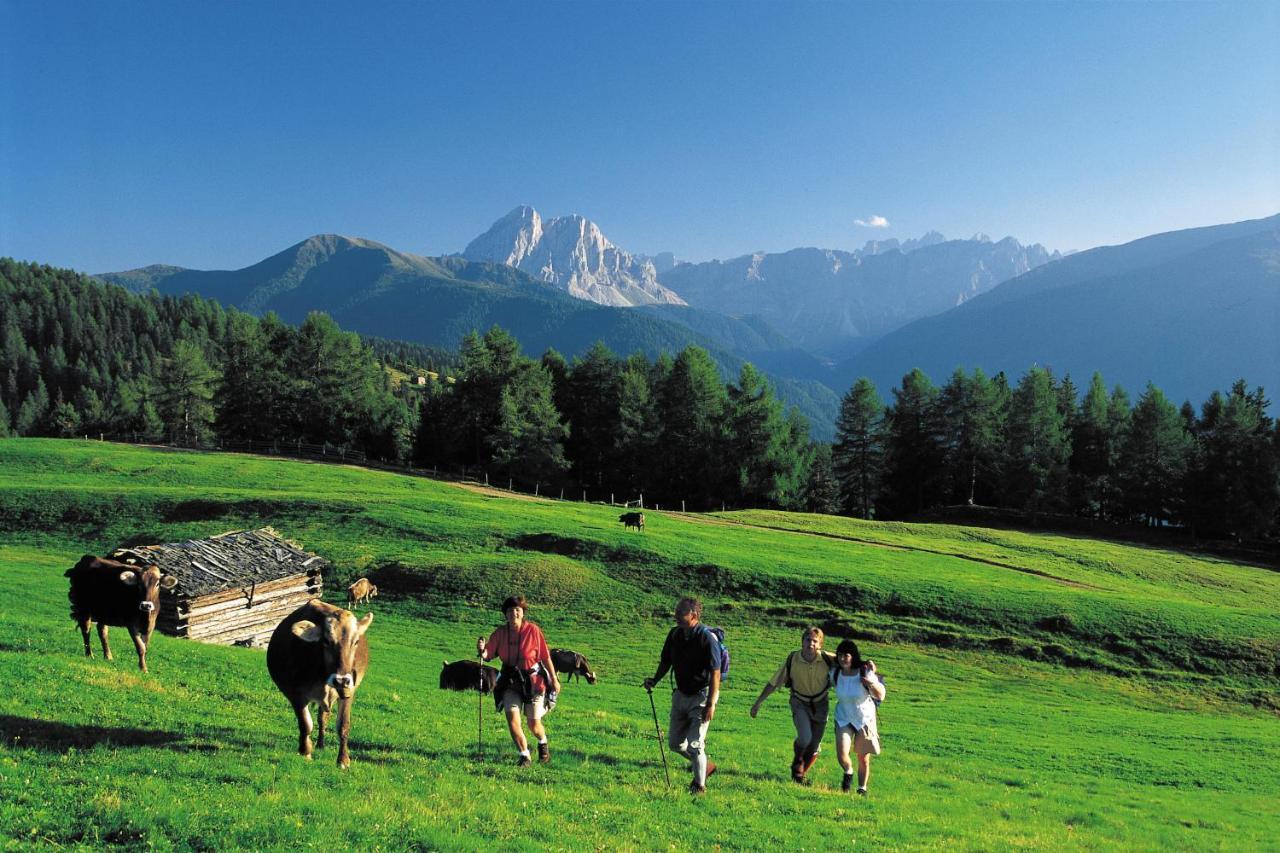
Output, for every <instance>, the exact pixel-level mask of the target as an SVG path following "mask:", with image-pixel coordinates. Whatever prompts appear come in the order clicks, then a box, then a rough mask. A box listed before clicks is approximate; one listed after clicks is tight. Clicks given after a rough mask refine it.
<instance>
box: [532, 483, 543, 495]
mask: <svg viewBox="0 0 1280 853" xmlns="http://www.w3.org/2000/svg"><path fill="white" fill-rule="evenodd" d="M541 488H542V484H541V483H534V484H533V496H534V497H535V498H536V497H538V490H539V489H541Z"/></svg>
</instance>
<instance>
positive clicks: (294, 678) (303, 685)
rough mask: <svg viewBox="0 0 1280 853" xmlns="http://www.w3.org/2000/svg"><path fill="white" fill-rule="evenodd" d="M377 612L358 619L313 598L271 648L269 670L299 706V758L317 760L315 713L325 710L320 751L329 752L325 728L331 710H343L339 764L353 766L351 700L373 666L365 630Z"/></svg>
mask: <svg viewBox="0 0 1280 853" xmlns="http://www.w3.org/2000/svg"><path fill="white" fill-rule="evenodd" d="M371 622H373V614H372V613H369V614H367V615H366V616H365V617H364V618H363V619H360V620H357V619H356V617H355V614H354V613H352V612H351V611H350V610H343V609H342V608H340V607H335V606H333V605H332V604H327V603H325V602H323V601H321V600H320V599H318V598H313V599H311V600H310V601H308V602H307V603H306V604H304V605H302V606H301V607H299V608H298V609H297V610H295V611H293V613H291V614H289V615H288V616H286V617H285V618H284V621H283V622H281V623H280V624H279V625H277V626H276V630H275V631H274V632H273V633H272V634H271V642H270V643H268V644H267V671H268V672H270V673H271V680H272V681H274V682H275V683H276V687H278V688H280V692H281V693H283V694H284V696H285V698H286V699H288V700H289V704H290V705H292V706H293V713H294V714H295V715H296V716H297V718H298V754H299V755H301V756H303V757H304V758H308V759H309V758H311V709H310V707H309V706H310V704H311V703H312V702H314V703H316V707H317V709H318V710H319V711H320V736H319V737H318V738H317V739H316V747H317V748H318V749H324V729H325V725H326V724H327V723H328V722H329V712H330V710H331V709H332V708H333V706H334V704H335V703H336V704H337V706H338V720H337V725H336V728H337V730H338V766H339V767H341V768H343V769H344V770H345V769H346V768H347V767H349V766H350V765H351V757H350V755H349V754H348V753H347V737H348V735H349V734H350V732H351V702H352V700H353V699H354V698H355V693H356V688H357V687H359V686H360V682H361V681H362V680H363V679H364V674H365V671H366V670H367V669H368V668H369V645H368V643H366V642H365V639H364V635H365V632H366V631H368V630H369V624H370V623H371Z"/></svg>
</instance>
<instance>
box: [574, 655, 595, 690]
mask: <svg viewBox="0 0 1280 853" xmlns="http://www.w3.org/2000/svg"><path fill="white" fill-rule="evenodd" d="M578 672H579V673H580V674H581V675H582V677H583V678H585V679H586V680H587V684H595V683H596V674H595V673H594V672H592V671H591V667H590V666H588V665H587V659H586V658H583V659H582V668H581V669H580V670H578Z"/></svg>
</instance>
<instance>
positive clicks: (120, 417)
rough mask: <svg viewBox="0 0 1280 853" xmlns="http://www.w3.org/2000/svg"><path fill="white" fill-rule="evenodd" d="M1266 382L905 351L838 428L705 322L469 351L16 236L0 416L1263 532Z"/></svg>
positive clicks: (515, 474) (588, 481) (55, 428)
mask: <svg viewBox="0 0 1280 853" xmlns="http://www.w3.org/2000/svg"><path fill="white" fill-rule="evenodd" d="M416 376H425V377H429V378H428V379H426V380H424V381H425V384H418V382H417V381H416V380H411V379H410V378H411V377H416ZM1268 407H1269V403H1268V401H1267V399H1266V398H1265V395H1264V391H1263V389H1261V388H1252V389H1251V388H1249V386H1248V384H1247V383H1246V382H1245V380H1243V379H1240V380H1238V381H1236V382H1234V384H1232V385H1231V386H1230V388H1229V389H1228V390H1227V391H1225V392H1214V393H1213V394H1212V395H1210V397H1209V398H1208V399H1207V400H1205V401H1204V402H1203V403H1202V404H1201V405H1200V406H1199V408H1196V407H1194V406H1193V405H1192V404H1191V403H1190V402H1189V401H1188V402H1184V403H1182V404H1181V406H1179V405H1177V404H1175V403H1174V402H1172V401H1170V400H1169V399H1167V398H1166V397H1165V395H1164V394H1163V393H1162V392H1161V391H1160V389H1159V388H1157V387H1155V386H1154V385H1151V384H1148V386H1147V387H1146V388H1145V389H1143V390H1142V392H1141V394H1139V395H1138V397H1137V399H1136V400H1135V399H1133V398H1132V397H1131V396H1130V394H1129V393H1128V392H1127V391H1126V390H1125V389H1124V388H1121V387H1119V386H1115V387H1113V388H1110V389H1108V388H1107V386H1106V385H1105V383H1104V381H1103V379H1102V377H1101V376H1099V375H1097V374H1094V375H1093V376H1092V377H1091V379H1090V382H1089V385H1088V387H1086V388H1085V389H1084V390H1083V392H1081V390H1080V389H1079V388H1078V387H1077V386H1076V385H1075V384H1074V382H1073V381H1072V379H1071V377H1070V376H1062V377H1060V378H1059V377H1056V376H1054V375H1053V373H1052V371H1050V370H1048V369H1045V368H1041V367H1033V368H1031V369H1030V370H1028V371H1027V372H1026V373H1025V374H1024V375H1023V376H1022V377H1020V378H1019V379H1017V381H1016V382H1013V383H1011V382H1010V380H1009V379H1008V378H1007V377H1006V376H1005V375H1004V374H997V375H996V376H993V377H988V376H986V375H985V374H984V373H983V372H982V371H981V370H974V371H972V372H965V371H963V370H957V371H956V372H955V373H954V374H953V375H952V376H951V377H950V378H949V379H948V381H947V383H946V384H945V385H944V386H942V387H938V386H936V385H935V384H934V383H933V382H932V381H931V380H930V379H929V377H928V376H926V375H925V374H924V373H923V372H922V371H920V370H913V371H911V372H910V373H908V374H907V375H906V376H904V377H903V379H902V382H901V386H900V387H895V388H893V389H891V393H890V395H889V398H888V399H887V400H886V399H885V398H883V397H882V396H881V394H880V392H879V390H878V389H877V388H876V387H875V385H874V384H873V383H871V382H870V381H869V380H867V379H865V378H864V379H859V380H858V381H857V382H856V383H854V385H853V387H852V388H850V389H849V391H848V393H847V394H846V395H845V397H844V399H843V401H842V404H841V408H840V414H839V418H838V421H837V424H836V438H835V441H834V443H832V444H829V445H828V444H825V443H820V442H814V441H812V440H811V439H810V435H809V426H808V424H807V423H806V421H805V419H804V418H803V417H802V416H801V415H800V414H799V413H798V411H797V410H795V409H794V408H793V409H790V410H785V409H784V406H783V404H782V403H781V402H780V401H779V400H778V398H777V396H776V394H775V391H774V389H773V387H771V385H770V383H769V382H768V381H767V380H766V379H765V377H764V376H763V375H762V374H761V373H760V372H759V371H758V370H756V369H755V368H754V367H752V366H751V365H749V364H748V365H745V366H744V367H743V368H742V369H741V371H740V373H739V375H738V376H737V377H735V378H734V379H733V380H732V381H729V382H725V381H724V378H723V377H722V375H721V373H720V369H719V368H718V367H717V365H716V363H715V362H714V360H713V359H712V357H711V356H710V355H709V354H708V353H707V352H706V351H705V350H703V349H701V348H699V347H696V346H689V347H686V348H685V349H683V350H682V351H680V352H679V353H677V354H674V355H662V356H659V357H658V358H656V359H653V360H650V359H649V358H647V357H646V356H644V355H642V354H635V355H631V356H626V357H624V356H619V355H617V354H615V353H613V352H611V351H610V350H609V349H608V348H607V347H605V346H604V345H603V344H597V345H596V346H594V347H593V348H591V349H590V350H589V351H588V352H586V353H585V354H584V355H583V356H581V357H577V358H574V359H572V360H571V361H570V360H566V359H565V358H564V357H563V356H561V355H560V354H559V353H557V352H556V351H554V350H548V351H547V352H546V353H544V354H543V355H542V356H541V357H540V358H537V359H535V358H531V357H529V356H526V355H525V354H523V353H521V351H520V346H519V344H518V343H517V342H516V340H515V338H514V337H513V336H512V335H510V334H509V333H507V332H506V331H504V330H503V329H501V328H499V327H496V326H495V327H493V328H491V329H489V330H488V331H486V332H484V333H480V332H478V331H473V332H471V333H470V334H468V335H467V336H466V337H465V338H464V339H463V341H462V342H461V346H460V349H459V350H458V352H456V353H453V352H449V351H446V350H442V349H439V348H436V347H428V346H424V345H421V344H414V343H405V342H400V341H390V340H382V339H362V338H360V337H359V336H358V335H356V334H354V333H351V332H344V331H343V330H342V329H341V328H339V327H338V325H337V324H336V323H335V322H334V321H333V320H332V319H330V318H329V317H328V316H327V315H325V314H321V313H313V314H311V315H309V316H308V317H307V318H306V319H305V321H304V322H303V323H302V324H301V325H299V326H297V327H292V326H288V325H286V324H284V323H283V322H281V321H280V320H279V318H277V317H276V316H275V315H274V314H271V313H268V314H266V315H264V316H262V317H254V316H251V315H248V314H245V313H242V312H239V311H237V310H235V309H224V308H223V307H222V306H220V305H219V304H218V303H216V302H213V301H210V300H206V299H201V298H199V297H196V296H191V295H187V296H181V297H175V296H160V295H159V294H157V293H154V292H152V293H151V294H150V295H136V294H132V293H129V292H128V291H126V290H124V289H123V288H120V287H117V286H114V285H105V284H103V283H101V282H99V281H96V280H94V279H91V278H89V277H87V276H84V275H82V274H79V273H75V272H72V271H69V270H62V269H56V268H52V267H49V266H45V265H39V264H29V263H21V262H17V261H14V260H11V259H0V436H8V435H21V436H68V437H69V436H83V435H89V436H95V437H96V436H98V435H102V436H105V437H108V438H114V439H121V440H135V441H157V442H166V443H170V444H174V445H179V446H188V447H201V446H216V445H223V446H235V444H236V443H237V442H247V441H252V442H262V443H264V446H266V445H271V444H276V445H294V444H297V445H302V444H307V445H321V446H324V447H332V448H336V449H341V450H343V451H351V452H353V453H359V454H363V455H364V456H365V457H367V458H369V459H377V460H381V461H384V462H388V463H413V464H417V465H420V466H434V467H435V468H437V469H438V470H439V469H443V470H445V471H451V470H452V471H456V470H458V469H462V470H463V471H465V472H470V473H471V474H472V475H473V476H480V475H483V476H486V477H491V478H495V479H496V480H497V481H498V482H503V483H505V482H510V483H512V484H514V485H518V486H519V487H521V488H525V489H529V490H534V489H539V490H541V492H542V493H544V494H550V493H552V492H554V491H555V490H560V491H561V493H564V492H565V490H568V492H569V494H572V495H573V496H574V497H579V496H583V495H589V496H590V499H592V500H603V499H609V498H616V499H617V500H618V501H619V502H621V501H625V500H633V499H636V498H637V497H638V496H641V495H643V496H644V500H645V503H646V505H653V504H655V503H658V504H660V505H665V506H668V507H670V508H675V507H677V506H682V505H683V506H685V507H687V508H688V509H707V508H712V507H714V508H717V509H719V508H720V507H722V506H724V507H737V508H745V507H759V508H769V507H776V508H783V509H801V510H808V511H813V512H828V513H842V514H847V515H853V516H858V517H862V518H878V519H895V518H913V517H920V516H921V515H922V514H927V513H928V512H930V511H931V510H935V509H937V508H940V507H955V506H962V507H963V506H970V505H972V506H982V507H1000V508H1005V509H1008V510H1013V511H1017V512H1019V513H1022V514H1024V515H1025V516H1029V517H1030V518H1031V520H1032V521H1035V520H1037V519H1039V518H1043V517H1048V516H1055V517H1061V516H1072V517H1078V518H1084V519H1093V520H1096V521H1098V522H1103V523H1118V524H1129V525H1133V524H1138V525H1146V526H1159V527H1167V526H1177V527H1181V528H1185V529H1188V530H1190V531H1191V532H1192V533H1194V534H1195V535H1197V536H1203V537H1211V538H1231V539H1235V540H1258V539H1265V538H1271V537H1275V536H1276V535H1277V534H1278V533H1280V427H1278V426H1277V423H1276V421H1275V420H1274V419H1273V418H1272V417H1270V416H1269V415H1268Z"/></svg>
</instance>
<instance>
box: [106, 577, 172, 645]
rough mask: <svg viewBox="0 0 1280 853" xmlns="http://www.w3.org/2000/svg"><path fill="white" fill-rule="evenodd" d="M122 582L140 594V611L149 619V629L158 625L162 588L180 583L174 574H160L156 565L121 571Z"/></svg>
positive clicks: (170, 587)
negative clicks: (157, 618)
mask: <svg viewBox="0 0 1280 853" xmlns="http://www.w3.org/2000/svg"><path fill="white" fill-rule="evenodd" d="M120 583H122V584H124V585H125V586H127V587H130V588H132V589H133V591H134V592H135V593H136V594H137V596H138V612H139V614H140V615H141V616H143V617H144V618H145V619H146V620H147V631H148V632H150V631H151V630H152V629H154V628H155V626H156V616H157V615H158V612H157V611H158V608H159V604H160V590H162V589H164V590H170V589H173V588H174V587H175V586H177V585H178V579H177V578H175V577H174V576H173V575H162V574H160V567H159V566H156V565H151V566H145V567H141V568H128V569H125V570H124V571H122V572H121V573H120Z"/></svg>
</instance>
